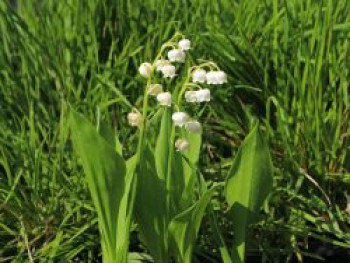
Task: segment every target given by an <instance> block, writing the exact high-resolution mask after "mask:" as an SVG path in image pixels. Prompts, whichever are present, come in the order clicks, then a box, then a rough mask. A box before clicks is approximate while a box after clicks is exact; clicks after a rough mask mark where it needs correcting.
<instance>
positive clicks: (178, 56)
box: [168, 49, 186, 63]
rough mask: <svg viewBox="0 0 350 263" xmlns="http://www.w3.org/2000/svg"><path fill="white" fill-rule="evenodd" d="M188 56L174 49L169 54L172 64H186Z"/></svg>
mask: <svg viewBox="0 0 350 263" xmlns="http://www.w3.org/2000/svg"><path fill="white" fill-rule="evenodd" d="M185 58H186V54H185V52H183V51H182V50H181V49H172V50H169V52H168V59H169V61H170V62H181V63H183V62H185Z"/></svg>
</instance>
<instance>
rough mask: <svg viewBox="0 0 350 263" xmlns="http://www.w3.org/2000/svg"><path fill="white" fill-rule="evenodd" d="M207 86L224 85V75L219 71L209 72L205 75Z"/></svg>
mask: <svg viewBox="0 0 350 263" xmlns="http://www.w3.org/2000/svg"><path fill="white" fill-rule="evenodd" d="M206 80H207V84H224V83H226V82H227V76H226V73H225V72H223V71H221V70H219V71H209V72H208V73H207V74H206Z"/></svg>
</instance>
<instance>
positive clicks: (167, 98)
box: [157, 92, 172, 107]
mask: <svg viewBox="0 0 350 263" xmlns="http://www.w3.org/2000/svg"><path fill="white" fill-rule="evenodd" d="M157 101H158V102H159V104H160V105H162V106H168V107H170V106H171V101H172V100H171V94H170V92H162V93H159V94H158V95H157Z"/></svg>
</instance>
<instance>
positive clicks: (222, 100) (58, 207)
mask: <svg viewBox="0 0 350 263" xmlns="http://www.w3.org/2000/svg"><path fill="white" fill-rule="evenodd" d="M349 13H350V3H349V1H346V0H339V1H335V0H322V1H314V0H307V1H297V0H295V1H283V0H280V1H278V0H265V1H248V0H235V1H227V0H221V1H200V0H196V1H177V0H167V1H160V0H147V1H141V0H140V1H137V0H136V1H126V0H123V1H102V0H88V1H84V3H82V1H75V0H63V1H54V0H48V1H28V0H19V1H18V4H17V9H16V10H14V9H12V8H10V7H9V5H8V4H7V1H1V2H0V47H1V49H0V87H1V88H0V127H1V129H0V145H1V147H0V175H1V177H0V237H1V238H0V259H1V260H4V261H6V260H7V261H10V260H17V262H22V261H24V260H27V259H29V260H30V261H32V262H33V261H36V260H39V259H43V260H44V259H45V260H49V259H52V260H57V259H62V260H63V261H64V260H71V259H73V258H75V259H80V260H83V261H88V262H92V260H93V258H96V257H99V253H100V248H99V246H98V244H97V243H96V236H97V235H98V230H97V221H96V212H95V210H94V208H93V206H92V203H91V201H90V197H89V194H88V190H87V187H86V183H85V180H84V177H83V173H82V168H81V166H80V165H79V163H78V162H77V159H76V158H75V157H74V156H73V155H72V147H71V145H70V143H69V141H67V133H68V128H67V124H66V119H67V109H66V106H65V105H66V104H68V103H69V104H71V105H72V106H74V107H75V108H76V109H78V110H79V111H81V112H84V114H85V116H87V117H88V118H89V119H90V120H91V121H93V122H96V120H97V121H99V120H104V121H106V122H107V123H109V124H110V125H111V126H112V127H114V129H118V130H119V136H120V141H121V143H122V144H123V146H124V148H125V152H126V154H129V155H130V154H131V153H132V152H133V151H134V150H135V149H136V147H137V145H136V143H137V141H136V137H135V134H134V132H133V131H132V130H131V129H125V128H121V127H125V125H126V121H125V114H126V112H127V111H129V109H130V108H129V107H130V105H132V103H131V102H133V103H134V102H136V104H137V105H140V103H141V101H140V100H139V98H140V95H141V94H142V84H141V81H140V80H139V78H138V77H136V69H137V67H138V65H139V64H140V62H141V61H145V60H148V59H150V58H152V57H154V55H155V52H156V50H157V49H158V48H159V46H160V45H161V43H162V42H163V41H164V40H165V39H168V38H169V37H170V36H171V35H172V34H173V33H174V32H175V31H177V30H180V31H182V32H183V33H184V34H186V35H188V36H189V37H190V38H191V39H193V40H196V41H194V42H197V43H198V41H199V44H197V45H196V46H195V47H194V48H195V50H194V53H196V52H197V51H198V53H199V52H200V53H201V54H205V56H207V57H212V58H215V59H216V60H217V61H219V64H220V65H221V66H222V67H223V68H224V70H225V71H226V72H227V73H228V74H229V81H230V86H231V87H230V88H227V89H225V90H220V89H218V90H216V91H215V92H213V95H214V97H215V102H214V103H212V104H211V105H210V107H208V108H206V109H205V111H204V112H203V114H204V116H205V118H206V125H207V126H208V130H211V132H210V134H209V135H207V136H204V138H203V142H204V148H205V150H206V151H207V153H208V154H207V156H206V157H203V158H202V159H201V163H202V164H206V165H205V166H208V165H207V164H208V163H209V164H211V165H212V167H213V168H215V169H208V170H205V171H204V172H205V174H206V177H208V178H210V179H212V180H218V181H222V180H223V177H222V176H221V173H220V170H225V169H226V168H227V160H228V159H227V158H228V157H230V156H231V155H232V153H234V152H235V151H233V152H232V151H231V147H228V146H227V145H231V146H234V148H235V149H237V147H238V145H240V143H241V141H242V139H243V137H244V136H245V135H246V134H247V132H248V130H249V126H250V121H251V119H252V118H251V116H257V117H259V118H260V119H261V120H262V121H263V122H264V123H265V126H266V129H267V131H268V133H269V136H270V140H271V145H272V147H273V149H274V155H273V161H274V164H275V166H277V167H278V169H277V171H276V177H275V187H274V192H273V193H272V195H271V196H270V202H269V205H268V206H266V207H265V211H266V212H267V214H268V216H267V215H265V221H263V223H259V225H257V226H256V227H254V228H253V229H252V231H253V232H254V233H258V235H259V237H260V239H259V241H261V242H259V243H258V244H255V242H254V241H252V242H251V245H250V247H248V252H254V251H255V250H256V249H260V250H263V253H265V255H272V257H275V256H276V253H275V250H274V249H273V248H274V247H276V246H278V247H279V248H281V249H282V252H283V253H284V254H286V255H292V254H293V253H296V254H297V255H298V256H299V257H301V256H302V254H303V253H304V252H305V253H306V251H305V250H306V247H307V240H305V233H307V235H308V236H310V237H311V238H316V239H319V240H322V241H324V242H329V243H332V244H334V245H335V246H343V247H349V242H350V241H349V239H350V237H349V234H348V229H349V225H348V221H347V220H348V219H347V217H346V214H344V212H343V210H344V208H345V206H346V199H345V196H344V193H345V192H346V191H349V190H348V189H349V169H350V166H349V164H350V153H349V151H350V148H349V134H350V127H349V126H350V125H349V123H350V122H349V103H350V101H349V79H350V73H349V68H350V67H349V66H350V65H349V64H350V60H349V57H350V51H349V38H350V18H349ZM203 167H204V165H203ZM216 168H217V169H216ZM213 170H215V171H214V172H213ZM214 208H218V206H215V207H214ZM221 213H222V212H220V211H219V212H218V214H221ZM223 218H224V217H223ZM220 220H221V219H220ZM222 220H223V221H224V222H227V221H225V219H222ZM281 222H283V224H282V223H281ZM223 227H227V229H229V226H228V225H227V223H225V225H224V226H223ZM210 231H211V229H210V228H208V229H203V230H202V232H201V233H202V234H203V235H202V241H200V243H201V242H204V243H206V244H211V243H212V240H211V239H212V238H211V237H210V236H208V235H210ZM208 233H209V234H208ZM224 237H225V238H227V240H230V238H231V236H230V233H229V231H227V232H226V233H225V235H224ZM271 237H276V238H277V240H278V241H277V243H276V244H274V243H273V242H272V241H271V240H272V238H271ZM132 238H133V236H132ZM301 240H302V242H299V241H301ZM204 247H205V246H204ZM131 248H132V250H134V251H144V249H143V248H142V247H140V245H139V242H138V241H137V240H136V238H135V240H134V239H132V240H131ZM211 249H212V247H210V249H209V252H206V251H205V250H204V249H202V250H201V249H200V248H198V249H196V251H197V252H198V254H199V255H202V256H209V257H212V258H213V257H214V258H215V255H216V253H215V252H214V251H212V250H211ZM279 253H280V252H279Z"/></svg>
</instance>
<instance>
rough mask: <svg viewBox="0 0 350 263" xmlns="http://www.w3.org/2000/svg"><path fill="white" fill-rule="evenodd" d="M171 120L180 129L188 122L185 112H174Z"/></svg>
mask: <svg viewBox="0 0 350 263" xmlns="http://www.w3.org/2000/svg"><path fill="white" fill-rule="evenodd" d="M171 119H172V120H173V122H174V125H175V126H179V127H182V126H184V125H185V123H186V122H187V121H188V115H187V113H186V112H174V113H173V115H172V116H171Z"/></svg>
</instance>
